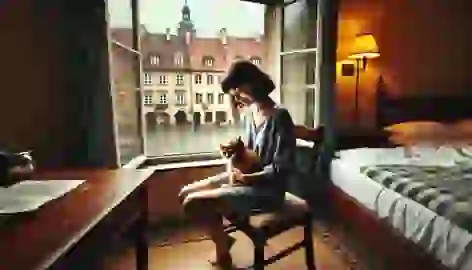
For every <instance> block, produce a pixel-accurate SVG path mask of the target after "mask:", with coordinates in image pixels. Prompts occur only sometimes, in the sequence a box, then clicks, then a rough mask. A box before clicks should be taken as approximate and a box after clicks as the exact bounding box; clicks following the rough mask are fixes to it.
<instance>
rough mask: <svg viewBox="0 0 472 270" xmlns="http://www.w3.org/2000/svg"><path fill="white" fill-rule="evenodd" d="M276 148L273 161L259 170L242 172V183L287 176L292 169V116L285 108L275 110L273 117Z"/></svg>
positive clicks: (293, 140) (293, 148)
mask: <svg viewBox="0 0 472 270" xmlns="http://www.w3.org/2000/svg"><path fill="white" fill-rule="evenodd" d="M274 121H275V122H274V124H275V132H276V140H275V144H276V146H275V147H276V148H275V153H274V158H273V162H272V163H271V164H268V165H266V166H265V167H264V169H263V170H262V171H260V172H256V173H251V174H243V175H242V178H243V179H242V181H243V182H244V183H253V182H254V181H258V180H259V179H261V178H273V177H287V176H288V175H289V174H290V172H291V171H292V169H293V166H294V160H295V146H296V139H295V133H294V124H293V121H292V117H290V114H289V112H288V111H287V110H286V109H281V110H279V111H278V112H277V115H276V116H275V118H274Z"/></svg>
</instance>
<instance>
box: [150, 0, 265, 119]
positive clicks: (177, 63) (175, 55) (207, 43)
mask: <svg viewBox="0 0 472 270" xmlns="http://www.w3.org/2000/svg"><path fill="white" fill-rule="evenodd" d="M181 16H182V17H181V21H180V23H179V26H178V29H177V31H176V32H177V34H171V29H170V28H167V29H166V32H165V33H150V32H148V31H146V29H144V28H143V29H142V32H141V51H142V67H143V90H144V98H143V102H144V113H145V114H146V119H147V124H148V125H156V124H157V125H179V124H186V123H192V122H193V123H195V124H197V125H199V124H218V125H227V124H231V123H233V122H234V119H233V117H232V113H231V111H232V109H231V106H230V101H229V97H228V96H226V95H224V94H223V93H222V92H221V88H220V81H221V79H222V77H223V76H224V73H225V71H226V70H227V68H228V67H229V65H230V64H231V63H232V62H233V61H234V60H237V59H247V60H251V61H252V62H253V63H255V64H257V65H261V67H262V62H263V59H262V57H263V47H264V46H263V39H261V38H240V37H233V36H231V35H228V33H227V30H226V29H225V28H222V29H221V30H220V32H219V33H218V35H217V36H216V37H199V36H198V32H197V30H196V29H195V27H194V24H193V22H192V20H191V16H190V8H189V7H188V6H187V5H184V7H183V8H182V14H181Z"/></svg>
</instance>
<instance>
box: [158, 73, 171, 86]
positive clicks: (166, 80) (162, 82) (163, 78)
mask: <svg viewBox="0 0 472 270" xmlns="http://www.w3.org/2000/svg"><path fill="white" fill-rule="evenodd" d="M159 84H160V85H169V76H167V75H159Z"/></svg>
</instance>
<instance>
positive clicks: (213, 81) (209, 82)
mask: <svg viewBox="0 0 472 270" xmlns="http://www.w3.org/2000/svg"><path fill="white" fill-rule="evenodd" d="M210 79H211V80H210ZM206 83H207V84H208V85H213V84H215V76H213V74H207V76H206Z"/></svg>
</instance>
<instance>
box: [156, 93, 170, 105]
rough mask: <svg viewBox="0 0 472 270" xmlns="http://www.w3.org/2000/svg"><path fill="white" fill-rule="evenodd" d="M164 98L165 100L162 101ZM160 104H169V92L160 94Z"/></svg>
mask: <svg viewBox="0 0 472 270" xmlns="http://www.w3.org/2000/svg"><path fill="white" fill-rule="evenodd" d="M162 100H164V101H162ZM158 104H159V105H168V104H169V94H168V93H160V94H159V103H158Z"/></svg>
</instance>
